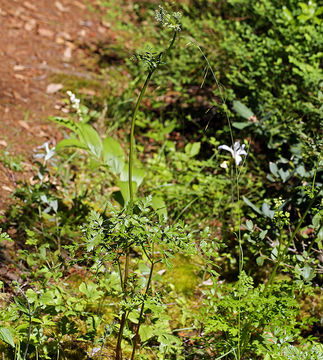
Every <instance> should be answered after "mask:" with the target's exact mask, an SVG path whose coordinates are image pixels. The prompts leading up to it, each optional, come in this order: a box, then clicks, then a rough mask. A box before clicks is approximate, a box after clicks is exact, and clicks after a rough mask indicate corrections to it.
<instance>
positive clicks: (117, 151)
mask: <svg viewBox="0 0 323 360" xmlns="http://www.w3.org/2000/svg"><path fill="white" fill-rule="evenodd" d="M102 155H103V161H104V163H105V164H106V165H108V166H110V168H111V170H112V171H113V172H114V173H116V174H120V173H121V171H122V170H123V168H124V164H125V161H124V154H123V150H122V147H121V145H120V144H119V143H118V142H117V141H116V140H114V139H113V138H112V137H106V138H105V139H104V140H103V153H102Z"/></svg>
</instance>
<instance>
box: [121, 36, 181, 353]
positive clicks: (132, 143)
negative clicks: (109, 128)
mask: <svg viewBox="0 0 323 360" xmlns="http://www.w3.org/2000/svg"><path fill="white" fill-rule="evenodd" d="M176 36H177V32H176V31H175V32H174V35H173V38H172V41H171V43H170V45H169V47H168V48H167V49H166V50H165V51H164V52H161V53H160V54H159V58H160V62H159V64H158V65H157V66H156V67H154V68H150V70H149V73H148V75H147V77H146V80H145V83H144V85H143V87H142V89H141V91H140V94H139V97H138V99H137V102H136V107H135V110H134V112H133V115H132V119H131V129H130V150H129V171H128V177H129V179H128V184H129V197H130V207H131V208H132V206H133V200H134V190H133V182H132V177H133V166H134V152H135V124H136V118H137V115H138V110H139V107H140V104H141V102H142V99H143V97H144V95H145V92H146V89H147V86H148V84H149V81H150V79H151V77H152V75H153V73H154V72H155V71H156V70H157V69H158V68H159V66H160V64H162V63H163V61H165V59H166V57H167V56H168V55H169V53H170V50H171V49H172V47H173V45H174V43H175V39H176ZM152 270H153V266H152V269H151V274H152ZM128 275H129V247H127V249H126V261H125V271H124V279H123V293H124V296H125V297H126V296H127V281H128ZM150 282H151V276H150V277H149V281H148V287H147V290H146V292H148V290H149V286H150ZM142 312H143V307H142V311H141V317H142ZM125 323H126V313H124V314H122V317H121V321H120V329H119V333H118V340H117V346H116V358H115V359H116V360H121V359H122V352H121V342H122V335H123V330H124V327H125ZM139 327H140V321H139V324H138V328H137V332H138V333H139ZM136 337H138V336H136ZM134 349H135V347H134ZM133 356H134V354H133Z"/></svg>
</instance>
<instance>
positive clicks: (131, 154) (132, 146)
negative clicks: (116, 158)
mask: <svg viewBox="0 0 323 360" xmlns="http://www.w3.org/2000/svg"><path fill="white" fill-rule="evenodd" d="M152 74H153V71H149V73H148V75H147V78H146V81H145V83H144V86H143V87H142V89H141V91H140V94H139V97H138V100H137V103H136V107H135V110H134V112H133V115H132V119H131V130H130V151H129V194H130V203H132V202H133V195H134V194H133V186H132V174H133V158H134V152H135V123H136V117H137V114H138V110H139V106H140V104H141V101H142V98H143V96H144V95H145V92H146V89H147V86H148V84H149V81H150V79H151V76H152Z"/></svg>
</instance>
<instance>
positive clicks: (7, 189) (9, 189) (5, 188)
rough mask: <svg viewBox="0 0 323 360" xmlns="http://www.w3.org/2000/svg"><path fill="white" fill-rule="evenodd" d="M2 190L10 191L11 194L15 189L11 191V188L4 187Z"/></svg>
mask: <svg viewBox="0 0 323 360" xmlns="http://www.w3.org/2000/svg"><path fill="white" fill-rule="evenodd" d="M2 190H5V191H10V192H12V191H13V189H11V188H10V187H9V186H6V185H3V186H2Z"/></svg>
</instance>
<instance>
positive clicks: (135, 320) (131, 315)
mask: <svg viewBox="0 0 323 360" xmlns="http://www.w3.org/2000/svg"><path fill="white" fill-rule="evenodd" d="M138 318H139V314H138V312H137V311H131V312H130V313H129V315H128V320H130V321H131V322H133V323H134V324H138Z"/></svg>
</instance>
